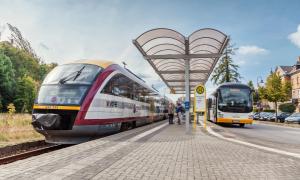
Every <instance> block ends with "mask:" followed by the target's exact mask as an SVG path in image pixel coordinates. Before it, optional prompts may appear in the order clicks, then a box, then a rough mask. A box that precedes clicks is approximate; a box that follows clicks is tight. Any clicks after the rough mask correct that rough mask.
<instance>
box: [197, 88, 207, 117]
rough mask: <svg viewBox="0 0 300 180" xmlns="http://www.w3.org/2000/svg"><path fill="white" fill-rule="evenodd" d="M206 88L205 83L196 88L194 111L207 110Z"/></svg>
mask: <svg viewBox="0 0 300 180" xmlns="http://www.w3.org/2000/svg"><path fill="white" fill-rule="evenodd" d="M205 98H206V90H205V87H204V85H202V84H200V85H198V86H196V88H195V90H194V112H205V111H206V99H205Z"/></svg>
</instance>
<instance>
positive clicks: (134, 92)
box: [101, 74, 149, 102]
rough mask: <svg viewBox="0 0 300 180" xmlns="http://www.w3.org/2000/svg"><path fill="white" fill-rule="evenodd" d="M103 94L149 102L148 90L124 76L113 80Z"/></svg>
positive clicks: (120, 75)
mask: <svg viewBox="0 0 300 180" xmlns="http://www.w3.org/2000/svg"><path fill="white" fill-rule="evenodd" d="M101 93H104V94H111V95H115V96H122V97H126V98H129V99H133V100H135V101H140V102H147V101H149V92H148V90H147V89H146V88H144V87H143V86H141V85H140V84H138V83H136V82H134V81H132V80H131V79H129V78H128V77H126V76H124V75H122V74H118V75H116V76H114V77H113V78H111V79H110V80H109V82H108V83H107V84H106V85H105V87H104V88H103V90H102V91H101Z"/></svg>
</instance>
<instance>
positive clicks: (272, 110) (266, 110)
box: [263, 109, 276, 113]
mask: <svg viewBox="0 0 300 180" xmlns="http://www.w3.org/2000/svg"><path fill="white" fill-rule="evenodd" d="M263 112H271V113H274V112H276V111H275V109H264V110H263Z"/></svg>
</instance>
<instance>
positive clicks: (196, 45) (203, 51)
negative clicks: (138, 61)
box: [133, 28, 229, 94]
mask: <svg viewBox="0 0 300 180" xmlns="http://www.w3.org/2000/svg"><path fill="white" fill-rule="evenodd" d="M228 41H229V38H228V36H227V35H225V34H224V33H222V32H220V31H218V30H215V29H211V28H205V29H200V30H197V31H195V32H193V33H192V34H191V35H190V36H188V37H185V36H183V35H182V34H180V33H179V32H177V31H174V30H172V29H166V28H157V29H152V30H149V31H147V32H145V33H143V34H142V35H140V36H139V37H138V38H136V39H135V40H133V43H134V45H135V46H136V47H137V48H138V50H139V51H140V52H141V53H142V55H143V56H144V58H145V59H146V60H147V61H148V62H149V63H150V65H151V66H152V67H153V68H154V70H155V71H156V72H157V73H158V75H159V76H160V77H161V79H162V80H163V81H164V82H165V83H166V85H167V86H168V87H169V88H170V89H172V90H174V91H175V93H177V94H183V93H184V92H185V89H184V86H185V83H184V82H185V60H188V61H189V65H190V71H189V73H190V75H189V80H190V83H189V84H190V87H191V88H192V89H193V88H194V87H195V86H196V85H198V84H200V83H202V84H205V83H206V81H207V80H208V78H209V76H210V74H211V72H212V70H213V68H214V67H215V65H216V63H217V61H218V59H219V57H220V56H221V54H222V52H223V50H224V49H225V47H226V45H227V43H228Z"/></svg>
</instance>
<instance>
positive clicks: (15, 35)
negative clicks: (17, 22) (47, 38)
mask: <svg viewBox="0 0 300 180" xmlns="http://www.w3.org/2000/svg"><path fill="white" fill-rule="evenodd" d="M7 25H8V28H9V30H10V31H11V38H12V41H13V43H14V44H15V45H16V46H17V47H18V48H20V49H22V50H24V51H26V52H27V53H28V54H31V55H32V57H34V58H36V59H39V57H38V56H37V55H36V53H35V52H34V50H33V49H32V47H31V45H30V43H29V41H27V40H26V39H25V38H24V37H23V36H22V33H21V31H20V30H19V29H18V28H17V27H15V26H13V25H11V24H9V23H7Z"/></svg>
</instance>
